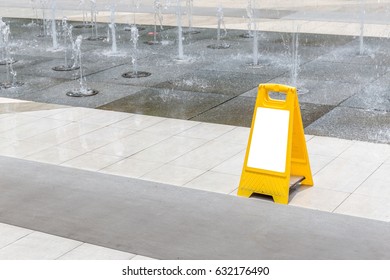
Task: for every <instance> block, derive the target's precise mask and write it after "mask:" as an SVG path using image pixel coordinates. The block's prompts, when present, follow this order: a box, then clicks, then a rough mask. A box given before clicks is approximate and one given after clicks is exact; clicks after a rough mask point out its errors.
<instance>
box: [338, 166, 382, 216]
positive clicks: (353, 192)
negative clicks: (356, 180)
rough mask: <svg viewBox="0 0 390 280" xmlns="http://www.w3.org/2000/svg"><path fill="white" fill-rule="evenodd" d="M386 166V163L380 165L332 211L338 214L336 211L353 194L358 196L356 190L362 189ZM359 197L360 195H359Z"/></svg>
mask: <svg viewBox="0 0 390 280" xmlns="http://www.w3.org/2000/svg"><path fill="white" fill-rule="evenodd" d="M383 165H384V163H382V164H381V165H379V166H378V167H377V168H376V169H375V170H374V171H373V172H372V173H371V174H370V175H368V176H367V177H366V178H365V179H364V180H363V182H361V183H360V184H359V185H358V186H357V187H356V188H355V189H354V190H353V191H352V192H351V193H350V194H349V195H348V196H347V197H346V198H345V199H344V200H343V201H342V202H341V203H340V204H339V205H337V206H336V208H335V209H334V210H333V211H332V213H336V212H335V211H336V210H337V209H338V208H339V207H340V206H341V204H343V203H344V202H345V201H346V200H347V199H348V198H349V197H350V196H351V195H352V194H357V193H355V192H356V190H357V189H358V188H360V186H361V185H363V184H364V183H365V182H366V181H367V180H368V179H369V178H370V177H371V176H372V175H373V174H374V173H375V172H376V171H378V170H379V169H380V168H381V167H382V166H383ZM358 195H359V194H358ZM363 196H366V197H371V196H368V195H363Z"/></svg>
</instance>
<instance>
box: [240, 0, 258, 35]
mask: <svg viewBox="0 0 390 280" xmlns="http://www.w3.org/2000/svg"><path fill="white" fill-rule="evenodd" d="M254 6H255V0H248V4H247V7H246V14H247V17H248V30H247V32H246V33H244V34H242V35H240V37H241V38H253V24H254V20H253V19H254V17H253V16H254Z"/></svg>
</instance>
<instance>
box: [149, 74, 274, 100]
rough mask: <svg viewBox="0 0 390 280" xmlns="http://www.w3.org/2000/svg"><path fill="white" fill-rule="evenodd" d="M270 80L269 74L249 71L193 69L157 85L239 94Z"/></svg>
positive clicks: (186, 89)
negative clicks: (249, 72)
mask: <svg viewBox="0 0 390 280" xmlns="http://www.w3.org/2000/svg"><path fill="white" fill-rule="evenodd" d="M268 80H269V77H268V76H262V75H256V74H248V73H245V74H243V73H239V72H229V71H193V72H191V73H188V74H185V75H183V76H180V77H179V78H177V79H172V80H169V81H167V82H164V83H160V84H158V85H156V86H155V87H159V88H168V89H176V90H185V91H197V92H209V93H218V94H224V95H230V96H237V95H240V94H242V93H244V92H246V91H248V90H249V89H252V88H254V87H255V86H257V85H258V84H260V83H264V82H267V81H268Z"/></svg>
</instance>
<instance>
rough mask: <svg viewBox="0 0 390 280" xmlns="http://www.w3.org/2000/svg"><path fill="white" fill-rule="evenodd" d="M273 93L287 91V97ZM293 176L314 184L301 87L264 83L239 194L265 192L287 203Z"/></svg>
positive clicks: (248, 195) (254, 115)
mask: <svg viewBox="0 0 390 280" xmlns="http://www.w3.org/2000/svg"><path fill="white" fill-rule="evenodd" d="M271 92H278V93H283V94H285V95H286V99H285V100H279V99H273V98H271V97H270V95H269V94H270V93H271ZM293 176H296V177H302V180H301V184H303V185H308V186H312V185H313V177H312V174H311V169H310V163H309V157H308V153H307V148H306V141H305V135H304V130H303V124H302V117H301V110H300V107H299V102H298V96H297V90H296V88H294V87H289V86H286V85H277V84H261V85H259V90H258V94H257V99H256V105H255V111H254V114H253V119H252V126H251V131H250V135H249V141H248V147H247V149H246V155H245V161H244V167H243V170H242V174H241V180H240V185H239V188H238V193H237V194H238V195H239V196H244V197H250V196H251V195H252V194H253V193H259V194H265V195H270V196H272V197H273V199H274V201H275V202H277V203H282V204H287V203H288V199H289V191H290V179H291V178H292V177H293Z"/></svg>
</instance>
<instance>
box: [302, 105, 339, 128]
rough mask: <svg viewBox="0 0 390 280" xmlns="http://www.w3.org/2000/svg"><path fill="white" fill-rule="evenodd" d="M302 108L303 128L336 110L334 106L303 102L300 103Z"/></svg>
mask: <svg viewBox="0 0 390 280" xmlns="http://www.w3.org/2000/svg"><path fill="white" fill-rule="evenodd" d="M300 108H301V116H302V122H303V126H304V127H307V126H309V125H310V124H311V123H313V122H315V121H316V120H318V119H319V118H321V117H322V116H324V115H326V114H327V113H328V112H330V111H331V110H332V109H333V108H334V106H330V105H319V104H312V103H303V102H302V103H300ZM306 133H307V131H306ZM309 134H310V133H309Z"/></svg>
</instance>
